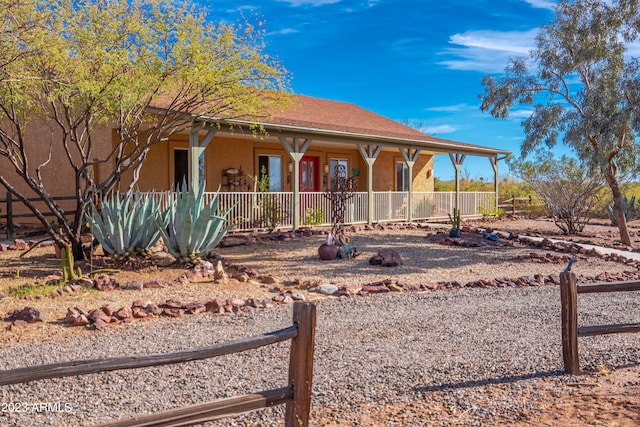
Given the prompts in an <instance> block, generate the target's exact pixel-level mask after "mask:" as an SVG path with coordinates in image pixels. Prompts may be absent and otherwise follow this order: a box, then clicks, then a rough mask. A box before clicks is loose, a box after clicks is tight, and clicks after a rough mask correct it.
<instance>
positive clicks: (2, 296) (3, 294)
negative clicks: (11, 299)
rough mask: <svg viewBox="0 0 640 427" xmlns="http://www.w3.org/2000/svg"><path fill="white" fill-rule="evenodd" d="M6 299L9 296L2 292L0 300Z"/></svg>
mask: <svg viewBox="0 0 640 427" xmlns="http://www.w3.org/2000/svg"><path fill="white" fill-rule="evenodd" d="M6 297H7V294H5V293H4V292H0V300H1V299H3V298H6Z"/></svg>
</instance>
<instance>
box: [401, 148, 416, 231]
mask: <svg viewBox="0 0 640 427" xmlns="http://www.w3.org/2000/svg"><path fill="white" fill-rule="evenodd" d="M400 152H401V153H402V157H404V161H405V163H406V164H407V167H408V168H409V188H408V191H409V200H408V201H407V209H408V211H409V212H408V213H407V221H408V222H412V221H413V165H415V163H416V159H417V158H418V156H419V155H420V150H418V149H414V148H401V149H400Z"/></svg>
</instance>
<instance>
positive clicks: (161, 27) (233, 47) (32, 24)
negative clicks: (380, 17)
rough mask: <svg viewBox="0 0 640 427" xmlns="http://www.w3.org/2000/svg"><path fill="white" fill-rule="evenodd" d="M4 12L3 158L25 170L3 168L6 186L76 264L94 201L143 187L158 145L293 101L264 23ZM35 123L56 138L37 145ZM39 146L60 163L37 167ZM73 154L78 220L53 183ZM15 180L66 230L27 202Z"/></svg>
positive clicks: (46, 0) (183, 11) (101, 8)
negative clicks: (208, 124)
mask: <svg viewBox="0 0 640 427" xmlns="http://www.w3.org/2000/svg"><path fill="white" fill-rule="evenodd" d="M0 14H1V18H2V19H1V20H0V22H1V23H0V156H1V157H4V159H6V160H7V161H8V162H9V163H10V165H11V166H12V167H13V169H14V170H15V172H16V174H15V175H8V174H7V173H3V172H2V170H0V184H2V185H4V186H5V187H6V188H7V190H8V191H10V192H12V193H13V194H14V195H15V196H16V197H17V198H19V199H21V200H22V201H23V203H25V204H26V205H27V206H28V207H29V208H30V209H31V210H32V211H33V212H34V214H35V215H36V216H37V217H38V218H39V220H40V221H41V223H42V224H43V225H44V226H46V227H47V228H48V230H49V232H50V233H51V235H52V236H53V238H54V239H55V240H56V241H57V242H58V243H59V244H63V243H64V242H70V243H71V244H72V246H73V249H74V254H75V255H76V257H79V256H82V246H81V241H80V232H81V229H82V225H83V210H84V208H85V206H86V205H87V203H88V201H89V200H90V198H91V194H92V192H93V191H97V192H99V193H102V194H107V193H109V192H110V191H111V190H113V189H114V188H115V187H116V185H118V184H119V183H120V180H121V178H122V176H123V175H124V174H125V173H127V174H131V175H132V176H133V178H134V179H133V182H132V183H131V186H130V187H129V190H131V189H133V188H134V185H135V182H136V180H137V176H138V173H139V170H140V168H141V166H142V163H143V161H144V159H145V157H146V155H147V153H148V151H149V149H150V148H151V146H153V145H154V144H157V143H158V142H160V141H163V140H165V139H166V138H167V137H170V136H171V135H173V134H176V133H180V132H185V131H188V130H189V129H190V127H191V124H192V120H193V116H194V115H205V116H213V117H220V118H238V117H242V118H245V119H246V118H257V117H258V116H263V115H264V113H263V112H264V111H269V110H273V109H274V107H276V106H279V105H282V104H283V103H284V102H286V99H285V91H284V90H283V89H285V86H286V83H287V73H286V72H285V70H284V69H283V68H282V67H281V65H280V64H279V63H278V61H277V60H275V59H274V58H271V57H269V56H268V55H267V54H265V53H264V42H263V31H262V30H261V29H260V25H257V27H256V26H253V25H249V24H242V25H234V24H227V23H218V24H216V23H213V22H211V21H210V20H208V19H207V17H206V16H205V14H204V13H202V12H200V11H198V10H197V9H195V8H194V7H193V6H190V5H189V2H184V3H181V2H178V3H176V2H172V1H169V0H59V1H58V0H41V1H38V2H33V1H22V0H0ZM258 89H260V90H258ZM35 118H41V119H44V120H45V121H46V122H47V123H49V125H50V126H51V138H50V139H49V140H38V141H34V139H31V138H30V137H29V124H30V121H32V120H33V119H35ZM100 126H108V127H110V128H113V129H115V131H116V132H115V133H116V134H117V141H116V143H115V144H114V145H113V147H108V150H107V151H108V152H107V153H106V154H104V147H101V148H102V149H101V150H99V149H98V148H99V147H97V144H98V142H97V141H94V139H93V136H94V131H95V129H96V128H98V127H100ZM33 144H38V147H37V151H38V152H40V153H47V152H48V153H49V155H48V156H47V155H46V154H45V155H44V158H45V159H44V160H41V159H40V158H39V159H38V160H34V159H33V158H32V156H31V154H32V153H34V151H36V150H34V147H33ZM61 152H62V153H64V157H65V158H66V159H67V163H68V167H69V170H70V171H71V173H70V175H69V176H68V177H67V179H68V188H69V191H71V192H73V194H74V195H75V196H76V198H77V209H76V211H75V212H74V216H73V218H72V219H69V218H68V217H67V216H65V212H63V210H62V209H61V208H60V207H59V206H58V205H57V204H56V202H55V201H53V200H52V198H51V191H50V190H49V189H50V188H51V186H52V184H53V183H51V182H47V181H46V179H44V178H43V176H44V174H42V172H43V171H45V170H47V169H48V168H54V167H57V166H58V165H54V164H52V162H51V161H50V160H51V153H61ZM100 164H107V165H109V168H112V172H111V173H109V174H105V176H101V177H100V181H99V182H97V181H94V177H93V174H92V170H93V167H94V166H96V165H100ZM15 176H18V177H19V180H20V181H22V184H21V185H22V187H24V184H26V186H27V187H28V188H29V190H30V191H31V192H32V193H35V194H36V195H37V196H39V197H40V198H42V200H44V202H45V204H46V206H47V209H48V210H49V211H50V212H51V213H52V214H53V215H54V217H55V219H56V220H57V222H58V223H59V224H60V230H61V231H58V230H57V229H53V228H51V227H49V226H48V223H49V221H47V220H46V219H45V216H44V214H43V212H41V211H40V210H39V208H38V207H37V206H36V205H34V204H33V203H31V202H28V201H27V200H26V196H25V195H23V194H22V193H21V191H20V190H19V188H20V186H19V185H18V184H17V182H16V181H15V178H14V177H15ZM29 196H31V195H29ZM66 214H69V212H66Z"/></svg>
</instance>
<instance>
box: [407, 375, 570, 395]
mask: <svg viewBox="0 0 640 427" xmlns="http://www.w3.org/2000/svg"><path fill="white" fill-rule="evenodd" d="M564 375H567V374H565V372H564V371H561V370H554V371H546V372H534V373H531V374H523V375H513V376H502V377H498V378H485V379H481V380H472V381H463V382H459V383H444V384H437V385H431V386H419V387H413V389H412V390H413V391H414V392H416V393H429V392H435V391H446V390H459V389H464V388H472V387H482V386H487V385H498V384H511V383H516V382H518V381H526V380H533V379H538V378H551V377H562V376H564Z"/></svg>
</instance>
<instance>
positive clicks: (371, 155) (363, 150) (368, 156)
mask: <svg viewBox="0 0 640 427" xmlns="http://www.w3.org/2000/svg"><path fill="white" fill-rule="evenodd" d="M358 150H360V154H362V158H363V159H364V161H365V162H366V163H367V223H369V224H373V164H374V163H375V162H376V158H378V154H380V151H381V150H382V147H381V146H380V145H377V146H374V145H370V144H367V145H364V144H358Z"/></svg>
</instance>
